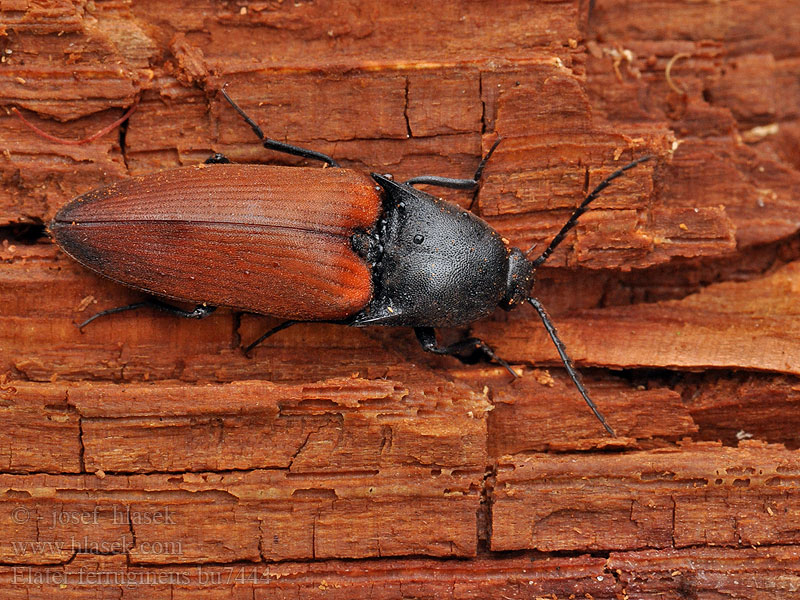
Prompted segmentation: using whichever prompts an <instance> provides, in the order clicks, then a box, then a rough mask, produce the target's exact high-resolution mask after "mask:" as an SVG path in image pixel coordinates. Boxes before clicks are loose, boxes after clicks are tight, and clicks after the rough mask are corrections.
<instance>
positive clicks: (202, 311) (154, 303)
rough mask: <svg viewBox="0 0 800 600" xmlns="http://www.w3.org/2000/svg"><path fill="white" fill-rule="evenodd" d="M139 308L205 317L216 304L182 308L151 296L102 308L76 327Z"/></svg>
mask: <svg viewBox="0 0 800 600" xmlns="http://www.w3.org/2000/svg"><path fill="white" fill-rule="evenodd" d="M139 308H155V309H158V310H160V311H163V312H166V313H169V314H171V315H175V316H177V317H183V318H185V319H205V318H206V317H207V316H208V315H210V314H211V313H213V312H214V311H215V310H217V307H216V306H209V305H207V304H198V305H197V306H196V307H195V308H194V309H193V310H184V309H182V308H179V307H177V306H173V305H172V304H167V303H166V302H162V301H161V300H156V299H155V298H151V299H149V300H145V301H144V302H136V303H134V304H128V305H126V306H117V307H116V308H109V309H107V310H102V311H100V312H99V313H97V314H96V315H92V316H91V317H89V318H88V319H86V320H85V321H84V322H83V323H81V324H80V325H78V329H80V330H83V328H84V327H86V326H87V325H88V324H89V323H91V322H92V321H94V320H95V319H99V318H100V317H105V316H106V315H113V314H116V313H120V312H125V311H128V310H137V309H139Z"/></svg>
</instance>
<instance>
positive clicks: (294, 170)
mask: <svg viewBox="0 0 800 600" xmlns="http://www.w3.org/2000/svg"><path fill="white" fill-rule="evenodd" d="M221 93H222V95H223V96H224V98H225V99H226V100H227V101H228V103H230V105H231V106H232V107H233V108H234V110H236V111H237V112H238V113H239V115H241V117H242V118H243V119H244V120H245V122H246V123H247V124H248V125H249V126H250V128H251V129H252V130H253V132H254V133H255V134H256V136H258V138H259V140H260V141H261V143H262V145H263V146H264V147H265V148H267V149H271V150H275V151H278V152H283V153H288V154H292V155H296V156H300V157H302V158H306V159H312V160H317V161H321V162H323V163H325V164H326V166H328V167H330V168H323V169H320V168H311V167H285V166H271V165H254V164H232V163H230V161H229V160H228V159H227V158H226V157H225V156H223V155H221V154H214V155H213V156H211V157H210V158H209V159H208V160H206V161H205V163H204V164H201V165H195V166H191V167H182V168H177V169H171V170H166V171H161V172H158V173H154V174H148V175H143V176H136V177H132V178H130V179H127V180H124V181H121V182H118V183H115V184H112V185H109V186H107V187H103V188H100V189H96V190H93V191H90V192H88V193H85V194H83V195H81V196H79V197H77V198H76V199H74V200H72V201H71V202H69V203H68V204H66V205H65V206H64V207H63V208H61V210H59V211H58V213H57V214H56V216H55V218H54V219H53V221H52V222H51V223H50V227H49V229H50V232H51V234H52V236H53V239H54V240H55V242H56V243H57V244H58V245H59V246H60V247H61V248H62V249H63V250H64V252H66V253H67V254H68V255H70V256H71V257H72V258H74V259H75V260H77V261H78V262H79V263H81V264H83V265H84V266H86V267H88V268H89V269H91V270H93V271H95V272H97V273H99V274H101V275H104V276H106V277H108V278H110V279H112V280H114V281H116V282H119V283H122V284H125V285H127V286H129V287H132V288H135V289H138V290H140V291H142V292H145V293H147V294H150V295H152V296H153V297H152V298H150V299H148V300H145V301H144V302H138V303H135V304H130V305H127V306H121V307H117V308H112V309H109V310H104V311H102V312H99V313H97V314H96V315H94V316H93V317H91V318H89V319H88V320H87V321H85V322H84V323H82V324H81V325H80V327H81V328H83V327H84V326H85V325H87V324H88V323H89V322H91V321H93V320H94V319H96V318H98V317H101V316H104V315H109V314H113V313H117V312H121V311H126V310H133V309H138V308H142V307H146V306H149V307H154V308H157V309H160V310H163V311H166V312H169V313H171V314H174V315H178V316H181V317H186V318H194V319H201V318H204V317H207V316H208V315H210V314H211V313H212V312H214V310H215V309H216V307H218V306H225V307H229V308H233V309H239V310H243V311H248V312H253V313H260V314H266V315H272V316H276V317H283V318H284V319H286V321H284V322H283V323H281V324H280V325H278V326H277V327H274V328H272V329H270V330H269V331H267V332H266V333H265V334H264V335H262V336H261V337H260V338H258V339H257V340H256V341H255V342H253V343H252V344H250V345H249V346H248V347H247V348H246V350H245V352H249V351H250V350H252V349H253V348H254V347H255V346H256V345H257V344H259V343H260V342H262V341H263V340H264V339H265V338H267V337H269V336H270V335H273V334H275V333H277V332H278V331H280V330H282V329H285V328H286V327H289V326H291V325H294V324H295V323H299V322H307V321H322V322H333V323H340V324H343V325H349V326H352V327H366V326H373V325H384V326H388V325H393V326H406V327H412V328H414V331H415V332H416V336H417V338H418V340H419V342H420V344H421V345H422V347H423V348H424V349H425V350H426V351H428V352H433V353H436V354H450V355H457V356H459V355H464V354H468V353H470V354H477V355H482V356H483V357H484V358H488V359H489V360H493V361H495V362H496V363H499V364H500V365H502V366H503V367H505V368H506V369H507V370H508V371H509V372H510V373H511V374H512V375H513V376H514V377H516V376H517V375H516V373H515V372H514V370H513V369H512V368H511V366H510V365H509V364H508V363H507V362H506V361H504V360H503V359H502V358H500V357H499V356H498V355H497V354H496V353H495V352H494V350H493V349H492V348H491V347H490V346H489V345H488V344H486V342H484V341H483V340H480V339H478V338H474V337H471V338H468V339H465V340H462V341H460V342H457V343H454V344H451V345H441V344H439V342H438V341H437V338H436V333H435V328H437V327H450V326H460V325H466V324H469V323H471V322H473V321H475V320H477V319H481V318H483V317H486V316H487V315H489V314H490V313H492V312H493V311H494V310H495V309H497V308H498V307H499V308H503V309H505V310H511V309H513V308H515V307H516V306H519V305H520V304H522V303H524V302H527V303H529V304H530V305H531V306H533V308H534V309H535V310H536V312H537V313H538V315H539V317H540V318H541V320H542V322H543V324H544V326H545V328H546V330H547V333H548V334H549V336H550V338H551V339H552V341H553V343H554V344H555V347H556V350H557V351H558V354H559V356H560V357H561V360H562V362H563V363H564V366H565V368H566V370H567V373H568V374H569V376H570V378H571V379H572V381H573V382H574V384H575V386H576V387H577V389H578V391H579V392H580V394H581V396H582V397H583V399H584V400H585V402H586V403H587V405H588V406H589V407H590V408H591V410H592V412H593V413H594V414H595V416H596V417H597V418H598V419H599V420H600V422H601V423H602V425H603V427H604V428H605V429H606V431H607V432H608V433H609V434H611V435H614V431H613V430H612V428H611V427H610V426H609V425H608V423H607V422H606V420H605V418H604V417H603V415H602V414H601V413H600V411H599V410H598V408H597V407H596V406H595V404H594V402H593V401H592V399H591V398H590V396H589V394H588V392H587V391H586V389H585V388H584V386H583V384H582V383H581V380H580V378H579V376H578V373H577V371H576V369H575V367H574V366H573V364H572V361H571V360H570V358H569V356H568V355H567V352H566V349H565V347H564V344H563V343H562V341H561V340H560V338H559V337H558V334H557V332H556V329H555V327H554V326H553V323H552V321H551V319H550V317H549V316H548V314H547V312H546V310H545V309H544V307H543V306H542V304H541V303H540V302H539V301H538V300H537V299H536V298H534V297H533V296H532V295H531V289H532V287H533V285H534V281H535V274H536V270H537V268H538V267H539V266H541V265H542V264H543V263H544V262H545V261H546V260H547V259H548V257H549V256H550V255H551V254H552V253H553V250H555V248H556V247H557V246H558V245H559V244H560V243H561V242H562V241H563V240H564V238H565V236H566V235H567V233H568V232H569V231H570V230H571V229H572V228H573V227H574V226H575V224H576V222H577V220H578V218H579V217H580V216H581V215H582V214H583V213H584V212H586V210H587V209H588V207H589V204H590V203H591V202H592V201H593V200H594V199H595V198H597V196H598V195H599V194H600V192H601V191H602V190H603V189H605V188H606V186H608V185H609V183H610V182H611V181H612V180H614V179H616V178H617V177H620V176H621V175H622V174H623V173H624V172H625V171H627V170H629V169H632V168H633V167H635V166H636V165H638V164H640V163H642V162H644V161H646V160H648V159H649V158H650V157H649V156H643V157H641V158H639V159H637V160H634V161H633V162H631V163H629V164H627V165H625V166H623V167H622V168H620V169H619V170H617V171H615V172H614V173H612V174H611V175H609V176H608V177H606V178H605V179H604V180H603V181H602V182H601V183H600V184H599V185H598V186H597V187H596V188H595V189H594V190H593V191H592V192H591V193H590V194H589V195H588V196H586V198H585V199H584V200H583V202H582V203H581V204H580V205H579V206H578V208H577V209H576V210H575V211H574V212H573V213H572V215H571V216H570V218H569V219H568V221H567V222H566V223H565V224H564V226H563V227H562V228H561V230H560V231H559V232H558V234H557V235H556V236H555V237H554V238H553V240H552V241H551V242H550V244H549V245H548V246H547V248H546V249H545V250H544V251H543V252H542V253H541V254H540V255H539V256H538V257H536V258H534V259H530V258H528V253H524V252H522V251H521V250H520V249H519V248H514V247H509V246H508V245H507V244H506V243H505V242H504V240H503V239H502V237H501V236H500V234H499V233H497V232H496V231H495V230H494V229H493V228H492V227H490V226H489V224H488V223H486V222H485V221H484V220H483V219H481V218H479V217H477V216H476V215H474V214H473V213H471V212H469V211H467V210H464V209H462V208H461V207H459V206H457V205H455V204H452V203H450V202H447V201H444V200H442V199H439V198H436V197H434V196H432V195H430V194H427V193H425V192H424V191H422V190H420V189H417V188H416V187H415V186H417V185H433V186H440V187H447V188H455V189H472V190H476V189H477V187H478V185H479V182H480V180H481V175H482V173H483V170H484V167H485V165H486V163H487V161H488V160H489V159H490V158H491V156H492V153H493V152H494V150H495V149H496V148H497V144H498V143H499V141H500V140H499V139H498V140H497V141H496V142H495V143H494V145H493V146H492V147H491V149H490V150H489V152H488V153H487V154H486V155H485V156H484V157H483V159H482V160H481V161H480V164H479V165H478V168H477V170H476V172H475V175H474V176H473V177H472V178H471V179H453V178H448V177H438V176H420V177H414V178H412V179H409V180H407V181H405V182H396V181H394V180H393V179H392V178H391V176H387V175H381V174H377V173H372V174H370V175H366V174H364V173H360V172H357V171H354V170H350V169H344V168H341V167H340V165H339V164H338V163H337V162H336V161H335V160H334V159H333V158H331V157H330V156H326V155H324V154H321V153H319V152H315V151H313V150H308V149H306V148H301V147H298V146H293V145H290V144H287V143H285V142H280V141H278V140H274V139H271V138H268V137H266V136H265V135H264V133H263V132H262V130H261V128H260V127H259V126H258V124H256V122H255V121H254V120H253V119H251V118H250V117H249V116H248V115H247V114H246V113H245V112H244V110H242V109H241V108H240V107H239V105H238V104H237V103H236V102H234V101H233V99H231V97H230V96H229V95H228V93H227V91H226V87H225V86H223V87H222V89H221ZM529 252H530V251H529ZM162 298H166V299H170V300H176V301H182V302H188V303H193V304H196V305H197V306H196V308H194V310H183V309H181V308H179V307H177V306H174V305H172V304H169V303H168V302H166V301H164V300H163V299H162Z"/></svg>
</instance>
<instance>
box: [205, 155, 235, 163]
mask: <svg viewBox="0 0 800 600" xmlns="http://www.w3.org/2000/svg"><path fill="white" fill-rule="evenodd" d="M203 162H204V163H205V164H207V165H227V164H230V162H231V161H230V159H228V157H227V156H225V155H224V154H220V153H219V152H215V153H214V154H212V155H211V156H209V157H208V158H207V159H205V161H203Z"/></svg>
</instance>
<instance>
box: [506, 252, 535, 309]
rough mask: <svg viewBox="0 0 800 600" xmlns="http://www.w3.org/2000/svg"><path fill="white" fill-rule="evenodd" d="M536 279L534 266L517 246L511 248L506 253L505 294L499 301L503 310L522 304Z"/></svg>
mask: <svg viewBox="0 0 800 600" xmlns="http://www.w3.org/2000/svg"><path fill="white" fill-rule="evenodd" d="M535 279H536V267H534V265H533V262H531V261H530V260H528V258H527V257H526V256H525V254H524V253H523V252H522V250H520V249H519V248H512V249H511V251H510V252H509V254H508V279H507V280H506V295H505V296H504V297H503V299H502V300H501V301H500V306H501V307H502V308H504V309H505V310H511V309H512V308H514V307H516V306H518V305H520V304H522V303H523V302H525V301H526V300H527V299H528V296H530V294H531V288H533V283H534V281H535Z"/></svg>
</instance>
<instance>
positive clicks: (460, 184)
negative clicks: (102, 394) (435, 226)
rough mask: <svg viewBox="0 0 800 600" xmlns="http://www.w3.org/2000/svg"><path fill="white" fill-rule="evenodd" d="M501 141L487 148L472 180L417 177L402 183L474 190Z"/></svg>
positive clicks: (435, 176)
mask: <svg viewBox="0 0 800 600" xmlns="http://www.w3.org/2000/svg"><path fill="white" fill-rule="evenodd" d="M502 139H503V138H497V140H496V141H495V143H494V144H492V147H491V148H489V152H487V153H486V156H484V157H483V158H482V159H481V162H480V164H479V165H478V169H477V170H476V171H475V175H473V177H472V179H453V178H451V177H439V176H437V175H420V176H419V177H412V178H411V179H408V180H406V181H405V182H404V183H405V184H406V185H417V184H425V185H435V186H438V187H444V188H451V189H455V190H474V189H475V188H476V187H477V186H478V183H480V181H481V176H482V175H483V169H484V168H485V167H486V163H487V162H489V159H490V158H491V157H492V154H494V150H495V148H497V145H498V144H499V143H500V141H501V140H502Z"/></svg>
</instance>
